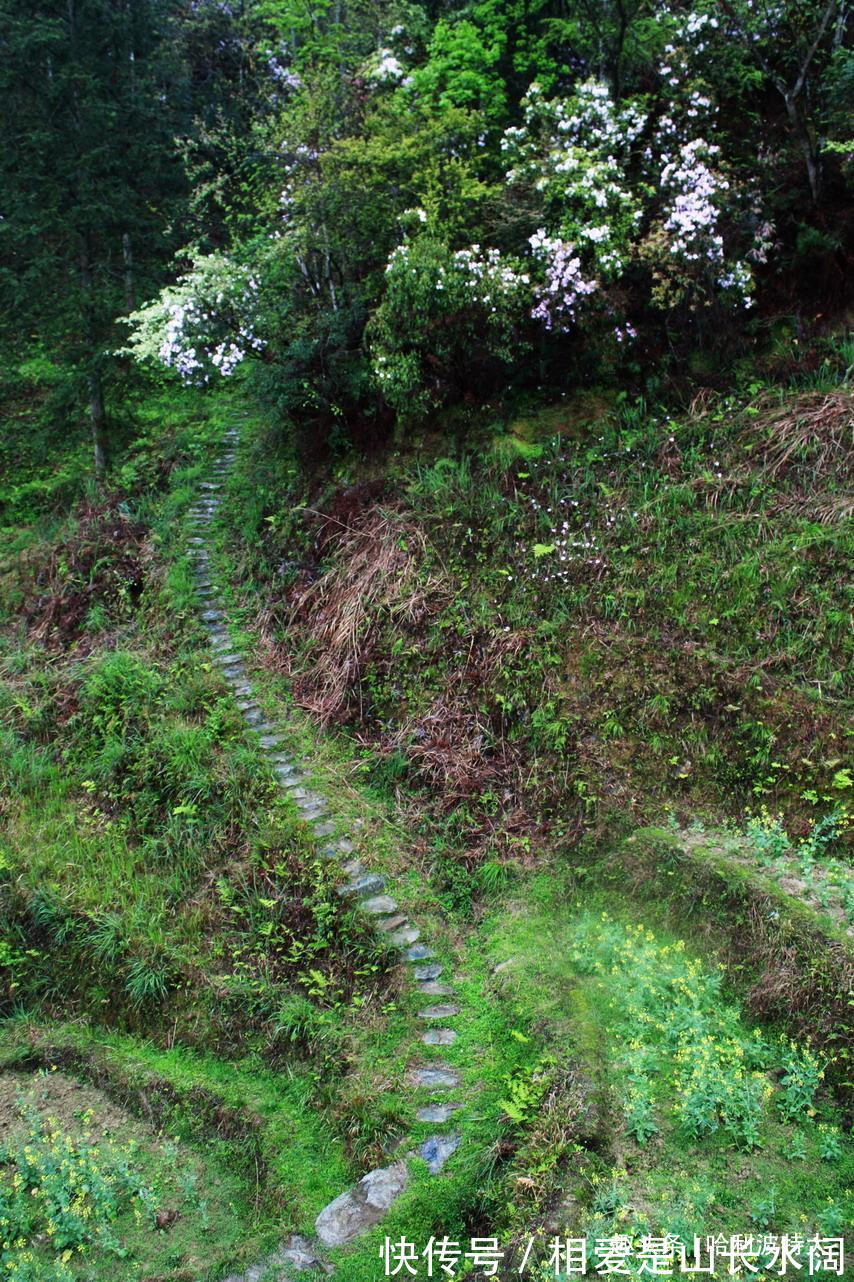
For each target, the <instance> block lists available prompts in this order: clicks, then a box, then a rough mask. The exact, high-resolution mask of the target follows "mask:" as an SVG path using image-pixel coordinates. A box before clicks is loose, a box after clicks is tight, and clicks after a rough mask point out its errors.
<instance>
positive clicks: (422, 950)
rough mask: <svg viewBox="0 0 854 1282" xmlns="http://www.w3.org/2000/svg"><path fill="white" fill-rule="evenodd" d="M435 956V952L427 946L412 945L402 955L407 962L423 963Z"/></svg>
mask: <svg viewBox="0 0 854 1282" xmlns="http://www.w3.org/2000/svg"><path fill="white" fill-rule="evenodd" d="M435 956H436V954H435V952H434V951H433V949H432V948H430V947H429V946H428V945H427V944H413V945H412V947H411V948H407V950H406V952H405V953H404V957H405V958H406V960H407V961H408V962H417V961H425V960H426V959H427V958H428V957H435Z"/></svg>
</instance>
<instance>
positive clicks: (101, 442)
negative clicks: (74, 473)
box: [89, 368, 107, 481]
mask: <svg viewBox="0 0 854 1282" xmlns="http://www.w3.org/2000/svg"><path fill="white" fill-rule="evenodd" d="M89 419H90V421H91V424H92V445H93V447H94V451H95V476H96V477H97V479H98V480H99V481H102V480H103V479H104V476H105V474H106V471H107V420H106V416H105V414H104V397H103V393H102V391H101V377H100V375H99V373H98V371H97V370H96V369H94V368H92V369H90V371H89Z"/></svg>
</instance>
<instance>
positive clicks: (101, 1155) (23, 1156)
mask: <svg viewBox="0 0 854 1282" xmlns="http://www.w3.org/2000/svg"><path fill="white" fill-rule="evenodd" d="M24 1121H25V1124H26V1129H25V1132H24V1134H22V1135H21V1136H20V1137H16V1139H15V1140H14V1141H13V1142H11V1143H9V1142H7V1143H5V1144H4V1145H3V1146H2V1147H0V1230H2V1239H3V1247H2V1250H0V1265H2V1266H3V1269H4V1277H8V1278H10V1279H11V1280H13V1282H65V1280H66V1279H71V1278H74V1277H76V1276H77V1273H76V1268H75V1265H76V1259H77V1257H78V1256H79V1254H85V1253H88V1252H91V1251H95V1252H96V1253H100V1252H105V1253H107V1254H110V1255H113V1256H115V1257H117V1258H118V1259H122V1258H123V1257H124V1256H125V1255H126V1254H127V1252H126V1251H125V1249H124V1248H123V1247H122V1245H121V1243H120V1241H119V1239H118V1238H117V1237H116V1235H115V1232H114V1231H113V1228H112V1225H113V1223H114V1221H115V1220H116V1218H117V1216H118V1215H119V1214H120V1212H122V1211H125V1210H126V1209H132V1210H134V1211H135V1213H136V1215H137V1216H142V1215H144V1214H146V1215H147V1216H149V1217H151V1210H152V1202H153V1194H152V1192H151V1190H150V1189H149V1188H147V1187H146V1186H145V1184H143V1183H142V1182H141V1180H140V1178H139V1176H138V1174H137V1172H136V1170H135V1169H134V1162H133V1155H132V1154H129V1153H128V1152H126V1151H125V1152H122V1151H119V1150H117V1149H116V1148H115V1147H114V1146H112V1145H109V1144H106V1145H100V1144H98V1143H95V1142H93V1141H92V1140H90V1139H88V1138H87V1137H85V1136H84V1137H83V1138H81V1139H79V1140H75V1139H72V1138H71V1137H70V1136H68V1135H65V1134H63V1132H62V1131H61V1130H60V1129H59V1127H58V1126H57V1124H56V1123H55V1122H54V1121H51V1120H44V1119H42V1118H41V1117H40V1116H39V1115H38V1114H37V1113H35V1112H34V1111H28V1112H25V1114H24ZM151 1227H153V1224H152V1225H151ZM44 1242H48V1243H49V1248H48V1251H47V1253H45V1252H44V1247H43V1243H44ZM45 1256H46V1257H47V1258H45Z"/></svg>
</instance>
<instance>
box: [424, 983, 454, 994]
mask: <svg viewBox="0 0 854 1282" xmlns="http://www.w3.org/2000/svg"><path fill="white" fill-rule="evenodd" d="M418 992H419V994H420V996H422V997H453V995H454V990H453V988H452V987H451V985H450V984H442V983H437V981H436V980H435V979H428V980H427V981H426V982H425V983H422V984H419V985H418Z"/></svg>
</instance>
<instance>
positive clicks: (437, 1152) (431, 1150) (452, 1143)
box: [418, 1135, 460, 1175]
mask: <svg viewBox="0 0 854 1282" xmlns="http://www.w3.org/2000/svg"><path fill="white" fill-rule="evenodd" d="M459 1147H460V1136H459V1135H431V1136H430V1138H429V1139H428V1140H425V1141H424V1143H423V1144H422V1145H421V1147H420V1148H419V1150H418V1152H419V1155H420V1156H421V1157H423V1158H424V1161H425V1162H426V1163H427V1169H428V1170H429V1172H430V1174H431V1175H438V1174H439V1172H440V1171H441V1169H442V1167H443V1166H444V1165H445V1163H446V1162H447V1160H448V1158H449V1157H450V1156H451V1155H452V1154H453V1153H456V1151H457V1149H458V1148H459Z"/></svg>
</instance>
